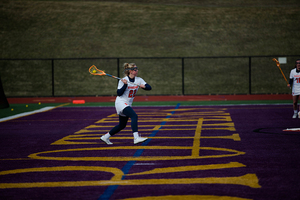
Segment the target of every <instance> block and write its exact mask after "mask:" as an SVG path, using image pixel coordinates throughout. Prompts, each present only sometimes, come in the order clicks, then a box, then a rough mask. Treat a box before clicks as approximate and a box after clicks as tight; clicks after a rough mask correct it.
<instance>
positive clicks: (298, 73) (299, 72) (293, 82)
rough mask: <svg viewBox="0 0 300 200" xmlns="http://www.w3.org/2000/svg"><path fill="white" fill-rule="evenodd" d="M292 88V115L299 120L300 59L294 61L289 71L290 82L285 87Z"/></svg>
mask: <svg viewBox="0 0 300 200" xmlns="http://www.w3.org/2000/svg"><path fill="white" fill-rule="evenodd" d="M287 86H288V87H292V96H293V109H294V114H293V118H297V116H298V118H300V111H299V112H298V105H297V104H298V99H299V95H300V59H298V60H296V65H295V68H294V69H292V70H291V73H290V81H289V84H288V85H287Z"/></svg>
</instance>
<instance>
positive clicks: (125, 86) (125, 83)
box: [117, 79, 127, 96]
mask: <svg viewBox="0 0 300 200" xmlns="http://www.w3.org/2000/svg"><path fill="white" fill-rule="evenodd" d="M121 81H122V82H123V83H124V85H123V86H122V87H121V88H119V89H118V90H117V95H118V96H122V95H123V94H124V92H125V90H126V88H127V80H125V79H122V80H120V83H121ZM120 83H119V84H120Z"/></svg>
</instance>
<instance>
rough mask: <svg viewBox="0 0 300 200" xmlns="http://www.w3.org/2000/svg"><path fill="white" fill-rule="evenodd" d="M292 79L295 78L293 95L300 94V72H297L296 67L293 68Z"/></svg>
mask: <svg viewBox="0 0 300 200" xmlns="http://www.w3.org/2000/svg"><path fill="white" fill-rule="evenodd" d="M290 79H293V88H292V95H293V96H296V95H300V72H299V73H297V71H296V68H295V69H292V70H291V73H290Z"/></svg>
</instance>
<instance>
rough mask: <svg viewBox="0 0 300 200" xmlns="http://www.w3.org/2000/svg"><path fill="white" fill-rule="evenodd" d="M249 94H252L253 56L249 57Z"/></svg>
mask: <svg viewBox="0 0 300 200" xmlns="http://www.w3.org/2000/svg"><path fill="white" fill-rule="evenodd" d="M249 94H251V56H249Z"/></svg>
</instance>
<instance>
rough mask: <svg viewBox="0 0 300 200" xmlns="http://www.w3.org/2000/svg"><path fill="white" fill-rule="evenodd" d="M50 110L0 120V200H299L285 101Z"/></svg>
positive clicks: (293, 136)
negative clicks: (134, 119) (136, 140)
mask: <svg viewBox="0 0 300 200" xmlns="http://www.w3.org/2000/svg"><path fill="white" fill-rule="evenodd" d="M134 110H135V111H136V112H137V114H138V116H139V133H141V135H142V136H144V137H145V136H147V137H149V139H148V140H147V141H146V142H144V143H142V144H139V145H134V144H133V137H132V132H131V129H130V121H129V123H128V125H127V128H126V129H124V130H123V131H121V132H120V133H118V134H116V135H115V136H113V137H112V138H111V142H113V143H114V144H113V145H106V144H104V143H103V142H101V141H100V140H99V138H100V136H101V135H103V134H104V133H106V132H107V131H109V130H110V129H111V128H112V127H113V126H114V125H116V124H117V123H118V117H117V115H116V114H115V109H114V108H113V107H59V108H55V109H52V110H50V111H47V112H42V113H37V114H33V115H29V116H25V117H21V118H18V119H13V120H9V121H5V122H1V123H0V132H1V134H0V136H1V140H0V144H1V145H0V152H1V155H0V163H1V165H0V199H14V200H15V199H31V200H41V199H55V200H65V199H72V200H75V199H84V200H95V199H96V200H97V199H233V200H243V199H255V200H257V199H261V200H282V199H289V200H291V199H295V200H296V199H300V193H299V188H300V181H299V178H300V168H299V164H300V161H299V160H300V156H299V155H300V153H299V152H300V145H299V144H300V132H299V131H284V130H285V129H291V128H300V119H292V112H293V111H292V107H291V105H237V106H198V107H197V106H180V105H177V106H176V107H175V106H170V107H159V106H157V107H134Z"/></svg>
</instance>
